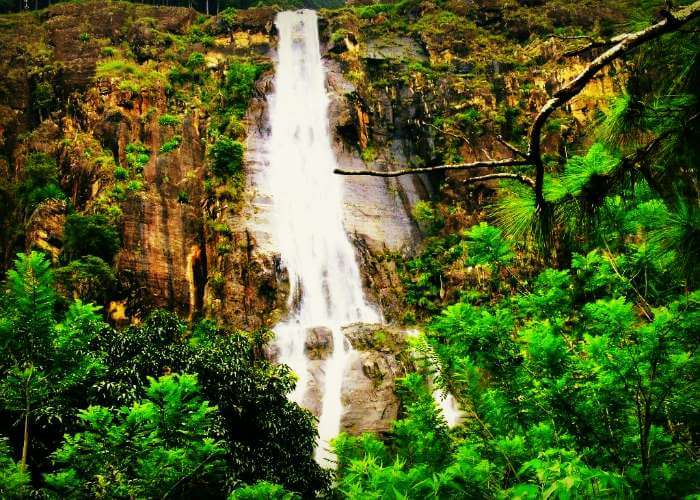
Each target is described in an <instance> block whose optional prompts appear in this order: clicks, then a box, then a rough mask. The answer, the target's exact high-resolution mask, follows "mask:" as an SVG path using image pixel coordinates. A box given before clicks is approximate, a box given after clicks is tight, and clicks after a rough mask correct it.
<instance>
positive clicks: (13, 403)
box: [0, 252, 103, 470]
mask: <svg viewBox="0 0 700 500" xmlns="http://www.w3.org/2000/svg"><path fill="white" fill-rule="evenodd" d="M49 267H50V262H49V261H48V260H47V259H46V258H45V257H44V255H43V254H40V253H38V252H32V253H31V254H28V255H27V254H18V256H17V259H16V260H15V266H14V269H12V270H10V271H9V272H8V280H7V287H6V293H5V297H4V301H3V302H4V303H3V304H2V308H1V309H0V339H1V342H2V345H3V349H2V351H0V373H1V374H2V380H1V381H0V402H1V403H2V409H3V410H4V411H5V412H9V413H11V414H16V415H19V416H20V418H21V421H22V436H23V438H22V453H21V461H20V466H21V468H22V469H23V470H24V469H25V468H26V466H27V462H28V456H29V449H30V423H31V422H32V421H37V420H41V419H48V420H50V419H52V418H54V417H56V418H61V417H62V416H65V415H66V414H70V413H71V408H73V407H74V406H73V403H74V401H73V400H71V395H72V391H74V390H75V389H76V387H86V386H87V385H88V383H89V382H90V380H91V378H92V377H93V376H94V375H95V374H96V373H98V372H99V370H100V369H101V366H102V365H101V363H100V360H99V356H97V355H96V354H94V353H92V352H90V350H89V345H90V342H91V341H92V340H93V338H95V336H96V334H97V331H98V330H99V329H100V328H102V327H103V323H102V321H101V319H100V318H99V316H98V315H97V311H98V310H99V308H98V307H95V306H93V305H90V304H83V303H82V302H80V301H75V302H74V303H72V304H71V305H70V307H69V308H68V311H67V312H66V314H65V317H64V318H63V321H61V322H60V323H58V322H56V320H55V315H54V305H55V302H56V293H55V291H54V290H53V288H52V285H53V276H52V273H51V270H50V268H49Z"/></svg>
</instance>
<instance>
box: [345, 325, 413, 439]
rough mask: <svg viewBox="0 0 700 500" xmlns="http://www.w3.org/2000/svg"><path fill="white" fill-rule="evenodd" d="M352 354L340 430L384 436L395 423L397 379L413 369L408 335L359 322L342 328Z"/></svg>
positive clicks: (397, 407) (389, 328)
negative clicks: (408, 349)
mask: <svg viewBox="0 0 700 500" xmlns="http://www.w3.org/2000/svg"><path fill="white" fill-rule="evenodd" d="M343 335H345V338H346V339H347V340H348V341H349V342H350V344H351V346H352V351H351V352H350V360H349V362H348V366H347V369H346V372H345V376H344V379H343V396H342V397H343V406H344V413H343V416H342V418H341V424H340V425H341V429H342V430H343V431H344V432H347V433H349V434H353V435H359V434H362V433H365V432H374V433H383V432H387V431H389V430H390V429H391V425H392V422H393V421H394V420H396V418H397V416H398V412H399V406H400V402H399V399H398V397H397V396H396V394H395V388H396V379H397V378H399V377H403V376H404V375H406V373H407V372H408V371H409V369H410V358H409V357H408V356H407V354H406V334H405V333H404V332H403V331H402V330H400V329H398V328H395V327H391V326H386V325H378V324H375V325H368V324H362V323H357V324H354V325H350V326H347V327H344V328H343Z"/></svg>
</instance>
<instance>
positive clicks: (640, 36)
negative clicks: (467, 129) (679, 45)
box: [334, 0, 700, 211]
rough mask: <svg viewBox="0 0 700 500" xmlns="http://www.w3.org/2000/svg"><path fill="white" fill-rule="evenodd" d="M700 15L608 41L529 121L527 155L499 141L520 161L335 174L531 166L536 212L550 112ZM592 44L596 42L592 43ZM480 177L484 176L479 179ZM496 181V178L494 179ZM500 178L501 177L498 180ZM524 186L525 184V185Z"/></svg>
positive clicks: (683, 13) (687, 11)
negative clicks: (610, 68)
mask: <svg viewBox="0 0 700 500" xmlns="http://www.w3.org/2000/svg"><path fill="white" fill-rule="evenodd" d="M698 16H700V0H697V1H695V2H693V3H692V4H690V5H687V6H685V7H683V8H680V9H677V10H675V11H673V12H669V11H667V12H664V13H663V19H661V20H660V21H659V22H657V23H656V24H653V25H651V26H648V27H647V28H644V29H642V30H640V31H636V32H634V33H624V34H621V35H618V36H616V37H614V38H612V39H610V40H609V41H608V42H609V43H608V42H606V45H610V48H608V49H607V50H606V51H605V52H603V53H602V54H601V55H599V56H598V57H596V58H595V59H594V60H593V61H592V62H591V63H589V64H588V65H587V66H586V67H585V68H584V70H583V71H582V72H581V73H579V74H578V76H576V77H575V78H574V79H573V80H570V81H569V82H568V83H567V84H566V85H564V86H563V87H562V88H560V89H559V90H557V91H556V92H555V93H554V95H553V96H552V97H551V98H550V99H549V100H548V101H547V102H546V103H545V105H544V106H543V107H542V108H541V109H540V110H539V112H538V113H537V115H535V118H534V120H533V122H532V126H531V127H530V131H529V133H528V149H527V152H525V153H524V152H521V151H520V150H518V149H517V148H515V147H514V146H512V145H510V144H508V143H505V142H504V141H503V140H502V139H499V141H500V142H501V143H502V144H504V145H505V146H506V147H507V148H508V149H509V150H510V151H511V152H512V153H513V154H514V155H515V156H518V157H521V158H522V160H518V159H516V158H508V159H505V160H489V161H477V162H472V163H458V164H452V165H439V166H435V167H425V168H416V169H404V170H395V171H389V172H383V171H377V170H355V171H352V170H343V169H336V170H335V171H334V172H335V173H336V174H340V175H369V176H375V177H397V176H400V175H408V174H420V173H429V172H441V171H451V170H465V169H471V168H498V167H512V166H516V165H531V166H533V167H534V169H535V179H534V186H533V191H534V194H535V202H536V204H537V208H538V210H540V211H541V210H543V209H544V208H545V205H546V202H545V199H544V194H543V188H544V162H543V161H542V150H541V147H542V144H541V142H542V130H543V127H544V125H545V123H546V122H547V120H548V119H549V118H550V116H551V115H552V113H554V112H555V111H556V110H558V109H559V108H561V107H562V106H563V105H564V104H566V103H567V102H569V101H570V100H571V99H572V98H574V97H575V96H577V95H578V94H579V93H580V92H581V91H582V90H583V89H584V88H585V86H586V85H587V84H588V82H590V81H591V80H592V79H593V78H594V77H595V76H596V75H597V74H598V72H599V71H600V70H602V69H603V68H604V67H606V66H607V65H608V64H610V63H611V62H613V61H615V60H616V59H618V58H620V57H622V56H623V55H625V54H627V53H628V52H630V51H632V50H633V49H635V48H637V47H639V46H640V45H642V44H643V43H645V42H647V41H649V40H653V39H655V38H658V37H660V36H662V35H665V34H667V33H670V32H672V31H676V30H678V29H679V28H680V27H682V26H683V25H685V24H686V23H688V22H689V21H691V20H693V19H695V18H697V17H698ZM594 42H595V41H594ZM482 177H483V176H482ZM493 178H498V177H493ZM501 178H503V177H501ZM525 184H528V185H529V183H527V182H525Z"/></svg>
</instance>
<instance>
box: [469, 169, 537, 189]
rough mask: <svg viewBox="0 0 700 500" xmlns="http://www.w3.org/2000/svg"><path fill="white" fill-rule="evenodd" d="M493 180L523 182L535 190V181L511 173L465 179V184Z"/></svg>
mask: <svg viewBox="0 0 700 500" xmlns="http://www.w3.org/2000/svg"><path fill="white" fill-rule="evenodd" d="M493 179H511V180H514V181H518V182H521V183H523V184H525V185H526V186H528V187H531V188H533V189H534V188H535V181H534V180H533V179H531V178H529V177H527V176H525V175H520V174H513V173H510V172H497V173H495V174H486V175H479V176H477V177H469V178H468V179H464V184H473V183H475V182H481V181H490V180H493Z"/></svg>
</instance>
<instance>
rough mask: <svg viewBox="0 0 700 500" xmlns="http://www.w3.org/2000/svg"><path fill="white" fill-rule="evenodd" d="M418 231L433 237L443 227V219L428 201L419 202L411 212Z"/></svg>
mask: <svg viewBox="0 0 700 500" xmlns="http://www.w3.org/2000/svg"><path fill="white" fill-rule="evenodd" d="M411 213H412V214H413V218H414V219H415V221H416V222H417V223H418V227H420V230H421V231H423V232H424V233H426V234H428V235H434V234H436V233H437V232H438V231H440V229H442V227H443V226H444V225H445V219H444V218H443V217H442V215H441V214H440V212H439V211H438V210H437V209H436V208H435V207H434V206H433V204H432V203H430V202H429V201H424V200H420V201H419V202H418V203H416V204H415V206H414V207H413V210H412V212H411Z"/></svg>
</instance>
